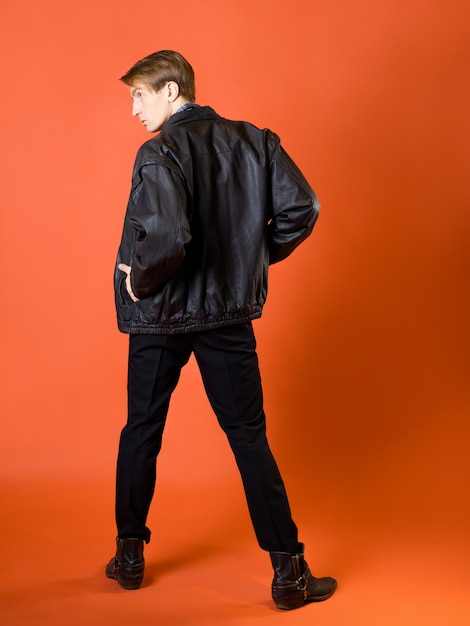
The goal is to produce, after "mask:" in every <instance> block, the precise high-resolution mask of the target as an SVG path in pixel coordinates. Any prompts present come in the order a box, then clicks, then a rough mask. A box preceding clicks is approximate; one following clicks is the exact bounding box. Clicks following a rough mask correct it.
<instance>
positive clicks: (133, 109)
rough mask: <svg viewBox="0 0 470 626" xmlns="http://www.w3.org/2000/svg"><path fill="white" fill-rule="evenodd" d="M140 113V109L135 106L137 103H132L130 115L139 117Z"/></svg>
mask: <svg viewBox="0 0 470 626" xmlns="http://www.w3.org/2000/svg"><path fill="white" fill-rule="evenodd" d="M139 113H140V107H139V105H138V104H137V102H133V103H132V115H139Z"/></svg>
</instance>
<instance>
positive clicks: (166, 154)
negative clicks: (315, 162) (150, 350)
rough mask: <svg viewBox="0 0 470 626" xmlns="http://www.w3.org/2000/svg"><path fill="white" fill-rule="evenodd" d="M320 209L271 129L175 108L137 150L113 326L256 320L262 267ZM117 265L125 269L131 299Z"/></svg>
mask: <svg viewBox="0 0 470 626" xmlns="http://www.w3.org/2000/svg"><path fill="white" fill-rule="evenodd" d="M318 211H319V203H318V201H317V198H316V196H315V193H314V192H313V190H312V189H311V188H310V186H309V184H308V183H307V181H306V180H305V178H304V177H303V175H302V174H301V172H300V171H299V169H298V168H297V167H296V165H295V164H294V163H293V162H292V160H291V159H290V158H289V156H288V155H287V154H286V153H285V151H284V150H283V149H282V147H281V146H280V140H279V137H278V136H277V135H275V134H274V133H272V132H271V131H269V130H260V129H258V128H256V127H255V126H253V125H252V124H249V123H246V122H234V121H230V120H226V119H224V118H222V117H220V116H219V115H217V113H216V112H215V111H214V110H213V109H211V108H210V107H195V108H190V109H188V110H186V111H183V112H181V113H176V114H174V115H173V116H172V117H171V118H170V119H169V120H168V122H167V123H166V124H165V126H164V127H163V129H162V131H161V132H160V134H159V135H158V136H156V137H154V138H152V139H150V140H149V141H147V142H146V143H145V144H143V146H142V147H141V148H140V150H139V151H138V153H137V157H136V161H135V166H134V172H133V178H132V189H131V193H130V198H129V204H128V207H127V212H126V216H125V221H124V229H123V234H122V240H121V245H120V248H119V252H118V258H117V263H116V270H115V297H116V308H117V317H118V326H119V329H120V330H121V331H122V332H126V333H141V334H142V333H158V334H173V333H182V332H191V331H199V330H208V329H211V328H216V327H218V326H224V325H228V324H239V323H243V322H247V321H249V320H252V319H254V318H257V317H260V316H261V311H262V308H263V305H264V303H265V300H266V293H267V277H268V265H269V264H270V263H275V262H277V261H280V260H282V259H284V258H285V257H287V256H288V255H289V254H290V253H291V252H292V251H293V250H294V248H296V247H297V246H298V245H299V244H300V243H301V242H302V241H303V240H304V239H305V238H306V237H307V236H308V235H309V234H310V233H311V231H312V228H313V226H314V223H315V220H316V218H317V216H318ZM119 263H126V264H127V265H130V266H131V267H132V272H131V284H132V289H133V292H134V294H135V295H136V296H137V297H138V298H139V299H140V300H139V301H138V302H133V301H132V299H131V298H130V297H129V295H128V293H127V291H126V287H125V274H124V273H123V272H121V271H120V270H119V269H118V268H117V265H118V264H119Z"/></svg>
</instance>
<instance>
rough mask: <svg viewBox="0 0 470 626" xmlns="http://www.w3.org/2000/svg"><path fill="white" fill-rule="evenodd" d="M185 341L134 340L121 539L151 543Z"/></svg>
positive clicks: (119, 506)
mask: <svg viewBox="0 0 470 626" xmlns="http://www.w3.org/2000/svg"><path fill="white" fill-rule="evenodd" d="M190 352H191V350H190V346H189V345H188V340H187V339H186V338H185V337H184V336H181V335H180V336H177V337H176V336H172V335H131V336H130V341H129V368H128V418H127V424H126V426H125V427H124V428H123V430H122V432H121V438H120V443H119V454H118V461H117V475H116V524H117V530H118V536H119V537H121V538H125V537H135V538H141V539H144V540H145V541H146V542H148V541H149V540H150V530H149V529H148V528H147V526H146V520H147V515H148V511H149V507H150V503H151V501H152V497H153V493H154V489H155V479H156V459H157V455H158V453H159V452H160V448H161V444H162V435H163V429H164V427H165V421H166V416H167V413H168V407H169V403H170V397H171V394H172V392H173V390H174V388H175V387H176V384H177V382H178V380H179V376H180V372H181V368H182V367H183V365H185V363H186V362H187V361H188V359H189V355H190Z"/></svg>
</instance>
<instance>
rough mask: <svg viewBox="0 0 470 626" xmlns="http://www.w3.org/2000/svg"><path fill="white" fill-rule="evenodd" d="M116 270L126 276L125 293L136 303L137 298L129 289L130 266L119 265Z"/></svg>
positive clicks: (130, 288)
mask: <svg viewBox="0 0 470 626" xmlns="http://www.w3.org/2000/svg"><path fill="white" fill-rule="evenodd" d="M118 268H119V269H120V270H121V272H124V274H126V289H127V293H128V294H129V295H130V297H131V299H132V300H133V301H134V302H138V301H139V298H136V297H135V295H134V292H133V291H132V287H131V267H130V265H126V264H125V263H119V265H118Z"/></svg>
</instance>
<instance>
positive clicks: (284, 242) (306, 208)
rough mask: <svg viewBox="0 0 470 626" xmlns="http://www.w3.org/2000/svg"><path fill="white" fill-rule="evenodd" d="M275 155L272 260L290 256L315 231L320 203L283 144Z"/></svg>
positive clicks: (272, 160)
mask: <svg viewBox="0 0 470 626" xmlns="http://www.w3.org/2000/svg"><path fill="white" fill-rule="evenodd" d="M274 137H276V139H277V144H276V147H275V148H274V151H273V153H272V157H271V191H272V215H271V220H270V222H269V225H268V240H269V262H270V264H273V263H277V262H278V261H282V260H283V259H285V258H286V257H288V256H289V255H290V254H291V252H293V250H295V248H296V247H297V246H298V245H299V244H301V243H302V242H303V241H304V240H305V239H306V238H307V237H308V236H309V235H310V233H311V232H312V230H313V227H314V225H315V222H316V220H317V217H318V213H319V210H320V203H319V202H318V199H317V196H316V194H315V192H314V191H313V189H312V188H311V187H310V185H309V184H308V182H307V180H306V179H305V177H304V176H303V174H302V172H301V171H300V170H299V168H298V167H297V166H296V165H295V163H294V162H293V161H292V159H291V158H290V157H289V155H288V154H287V153H286V152H285V151H284V150H283V148H282V147H281V145H280V142H279V138H278V137H277V136H274Z"/></svg>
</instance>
